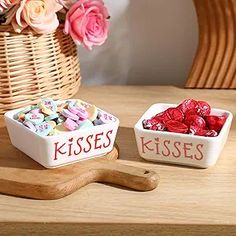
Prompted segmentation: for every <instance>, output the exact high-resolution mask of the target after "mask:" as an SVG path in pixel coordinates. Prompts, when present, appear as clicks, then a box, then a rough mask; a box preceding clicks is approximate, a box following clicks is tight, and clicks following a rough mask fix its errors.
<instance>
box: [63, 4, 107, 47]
mask: <svg viewBox="0 0 236 236" xmlns="http://www.w3.org/2000/svg"><path fill="white" fill-rule="evenodd" d="M108 18H109V14H108V11H107V8H106V7H105V6H104V2H103V1H102V0H79V1H78V2H76V3H75V4H74V5H73V6H72V7H71V8H70V9H69V11H68V13H67V15H66V21H65V33H66V34H70V35H71V37H72V38H73V40H74V42H75V43H77V44H80V43H83V44H84V46H85V47H86V48H88V49H90V50H91V49H92V46H93V45H102V44H103V43H104V42H105V40H106V39H107V35H108V28H109V22H108Z"/></svg>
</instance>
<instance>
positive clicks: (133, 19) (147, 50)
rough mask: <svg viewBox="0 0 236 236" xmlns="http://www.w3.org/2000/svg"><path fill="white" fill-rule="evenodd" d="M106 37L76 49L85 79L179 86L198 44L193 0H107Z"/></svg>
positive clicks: (182, 81) (115, 82) (93, 81)
mask: <svg viewBox="0 0 236 236" xmlns="http://www.w3.org/2000/svg"><path fill="white" fill-rule="evenodd" d="M105 3H106V4H107V6H108V9H109V11H110V14H111V17H112V18H111V30H110V36H109V39H108V40H107V41H106V43H105V44H104V45H103V46H102V47H97V48H94V50H93V51H92V52H89V51H87V50H86V49H84V48H80V60H81V71H82V77H83V84H172V85H180V86H181V85H183V84H184V82H185V80H186V78H187V75H188V73H189V70H190V67H191V64H192V60H193V56H194V54H195V50H196V46H197V38H198V35H197V34H198V32H197V20H196V13H195V10H194V5H193V3H192V0H105Z"/></svg>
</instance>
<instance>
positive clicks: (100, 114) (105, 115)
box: [98, 111, 115, 124]
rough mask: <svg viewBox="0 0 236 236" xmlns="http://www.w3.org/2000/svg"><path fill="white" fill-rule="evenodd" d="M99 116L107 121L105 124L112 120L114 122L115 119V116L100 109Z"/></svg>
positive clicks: (104, 121)
mask: <svg viewBox="0 0 236 236" xmlns="http://www.w3.org/2000/svg"><path fill="white" fill-rule="evenodd" d="M98 117H99V119H100V120H101V121H102V122H103V123H105V124H108V123H111V122H114V121H115V118H114V117H113V116H111V115H109V114H107V113H105V112H103V111H99V113H98Z"/></svg>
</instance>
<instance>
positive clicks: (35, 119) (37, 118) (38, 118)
mask: <svg viewBox="0 0 236 236" xmlns="http://www.w3.org/2000/svg"><path fill="white" fill-rule="evenodd" d="M25 121H31V122H32V123H33V124H34V125H38V124H40V123H42V122H43V121H44V115H43V114H32V113H28V114H26V115H25Z"/></svg>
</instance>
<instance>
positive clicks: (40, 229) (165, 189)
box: [0, 86, 236, 235]
mask: <svg viewBox="0 0 236 236" xmlns="http://www.w3.org/2000/svg"><path fill="white" fill-rule="evenodd" d="M76 97H77V98H82V99H84V100H86V101H88V102H91V103H95V104H96V105H97V106H99V107H101V108H104V109H105V110H107V111H110V112H111V113H113V114H114V115H116V116H118V117H119V118H120V120H121V124H120V129H119V133H118V137H117V142H118V145H119V146H120V150H121V153H120V160H119V162H121V163H124V164H127V165H133V166H139V167H144V168H150V169H153V170H155V171H156V172H158V173H159V174H160V177H161V182H160V186H159V187H158V188H157V189H156V190H154V191H152V192H145V193H143V192H135V191H130V190H127V189H122V188H117V187H114V186H109V185H103V184H99V183H96V184H90V185H89V186H87V187H84V188H82V189H81V190H79V191H77V192H76V193H74V194H72V195H70V196H68V197H66V198H64V199H60V200H54V201H38V200H29V199H24V198H17V197H11V196H4V195H0V227H1V230H0V234H4V233H5V234H11V235H13V234H14V235H17V233H18V234H19V233H21V234H22V235H26V232H28V233H29V234H31V235H32V234H34V233H37V234H38V235H45V234H52V233H55V234H58V235H69V234H75V235H86V234H89V235H92V233H94V234H96V235H121V234H123V235H145V233H146V235H157V234H158V233H159V234H158V235H169V234H170V235H236V122H235V120H234V121H233V125H232V129H231V132H230V135H229V139H228V142H227V144H226V146H225V149H224V151H223V153H222V155H221V157H220V159H219V161H218V162H217V164H216V166H214V167H211V168H209V169H194V168H186V167H180V166H174V165H164V164H157V163H149V162H146V161H144V160H142V159H141V158H140V157H139V155H138V152H137V148H136V144H135V138H134V132H133V126H134V124H135V122H136V121H137V120H138V118H139V117H140V116H141V115H142V113H143V112H144V111H145V110H146V109H147V108H148V107H149V106H150V105H151V104H153V103H157V102H168V103H179V102H180V101H181V100H183V99H185V98H196V99H201V100H207V101H209V102H210V104H211V105H212V106H213V107H216V108H222V109H227V110H230V111H231V112H232V113H233V114H234V115H236V90H184V89H180V88H175V87H157V86H152V87H142V86H125V87H122V86H118V87H115V86H102V87H84V88H81V89H80V91H79V93H78V94H77V96H76ZM173 233H175V234H173Z"/></svg>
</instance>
